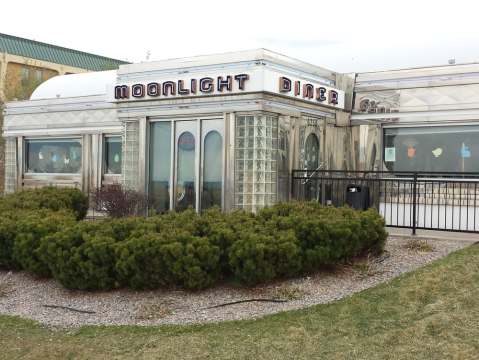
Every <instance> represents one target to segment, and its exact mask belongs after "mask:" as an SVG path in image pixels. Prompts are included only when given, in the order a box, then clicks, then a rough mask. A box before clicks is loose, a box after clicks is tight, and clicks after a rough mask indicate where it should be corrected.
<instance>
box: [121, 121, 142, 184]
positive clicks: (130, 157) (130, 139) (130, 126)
mask: <svg viewBox="0 0 479 360" xmlns="http://www.w3.org/2000/svg"><path fill="white" fill-rule="evenodd" d="M143 144H144V142H143ZM122 149H123V150H122V151H123V161H122V184H123V186H124V187H125V188H129V189H132V190H137V191H138V190H140V178H139V175H140V174H139V172H140V166H139V163H140V122H139V119H134V120H130V119H129V120H127V121H125V123H124V132H123V147H122ZM144 176H145V174H143V175H142V178H143V179H144ZM143 186H144V185H143Z"/></svg>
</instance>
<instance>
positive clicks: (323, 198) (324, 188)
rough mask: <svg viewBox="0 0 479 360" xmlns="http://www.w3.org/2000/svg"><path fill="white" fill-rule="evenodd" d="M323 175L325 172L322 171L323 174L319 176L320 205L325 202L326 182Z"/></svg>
mask: <svg viewBox="0 0 479 360" xmlns="http://www.w3.org/2000/svg"><path fill="white" fill-rule="evenodd" d="M324 175H325V173H323V176H321V178H320V181H321V205H323V206H324V205H325V204H326V184H325V182H324Z"/></svg>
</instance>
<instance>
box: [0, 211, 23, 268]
mask: <svg viewBox="0 0 479 360" xmlns="http://www.w3.org/2000/svg"><path fill="white" fill-rule="evenodd" d="M17 214H18V212H12V211H9V212H4V213H2V214H1V216H0V268H4V269H18V268H19V267H20V264H18V263H17V262H16V261H15V260H14V259H13V256H12V254H13V244H14V241H15V236H16V234H17V222H16V216H15V215H17Z"/></svg>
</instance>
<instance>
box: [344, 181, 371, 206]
mask: <svg viewBox="0 0 479 360" xmlns="http://www.w3.org/2000/svg"><path fill="white" fill-rule="evenodd" d="M346 204H348V205H349V206H350V207H352V208H353V209H356V210H367V209H368V208H369V187H367V186H361V185H354V184H349V185H348V186H346Z"/></svg>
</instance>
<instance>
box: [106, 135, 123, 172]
mask: <svg viewBox="0 0 479 360" xmlns="http://www.w3.org/2000/svg"><path fill="white" fill-rule="evenodd" d="M104 142H105V147H104V149H105V150H104V157H105V174H121V136H107V137H105V140H104Z"/></svg>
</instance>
